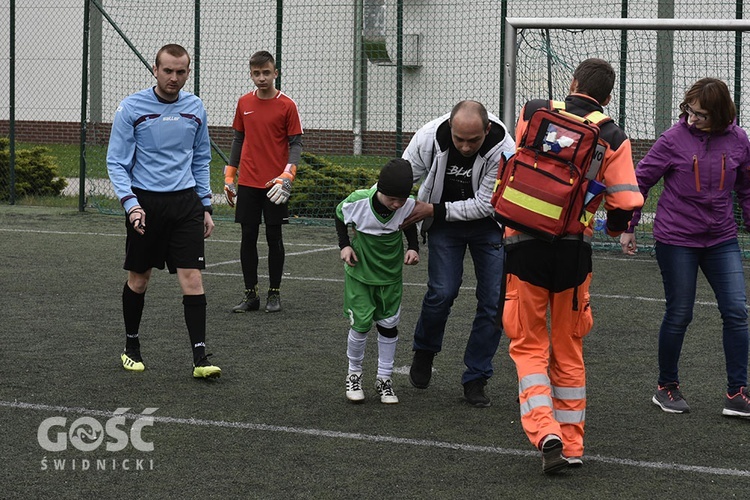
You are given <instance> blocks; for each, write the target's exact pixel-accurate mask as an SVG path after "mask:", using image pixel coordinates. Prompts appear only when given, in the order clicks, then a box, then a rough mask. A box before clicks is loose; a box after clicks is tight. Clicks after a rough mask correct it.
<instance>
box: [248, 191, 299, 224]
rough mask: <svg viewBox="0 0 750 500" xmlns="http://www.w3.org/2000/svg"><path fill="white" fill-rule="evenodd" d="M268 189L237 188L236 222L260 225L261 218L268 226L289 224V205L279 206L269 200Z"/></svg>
mask: <svg viewBox="0 0 750 500" xmlns="http://www.w3.org/2000/svg"><path fill="white" fill-rule="evenodd" d="M267 194H268V189H259V188H253V187H249V186H237V207H236V209H235V211H234V222H239V223H240V224H260V216H261V214H263V221H264V222H265V223H266V225H267V226H277V225H280V224H288V223H289V204H288V203H282V204H281V205H277V204H276V203H274V202H272V201H271V200H269V199H268V196H267Z"/></svg>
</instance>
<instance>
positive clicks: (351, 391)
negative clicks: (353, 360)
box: [346, 373, 365, 403]
mask: <svg viewBox="0 0 750 500" xmlns="http://www.w3.org/2000/svg"><path fill="white" fill-rule="evenodd" d="M346 399H348V400H349V401H354V402H356V403H361V402H362V401H364V400H365V391H363V390H362V374H361V373H350V374H349V375H347V376H346Z"/></svg>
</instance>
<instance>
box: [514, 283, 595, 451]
mask: <svg viewBox="0 0 750 500" xmlns="http://www.w3.org/2000/svg"><path fill="white" fill-rule="evenodd" d="M590 283H591V274H589V275H588V276H587V277H586V280H585V281H584V282H583V283H582V284H581V285H579V286H578V287H577V288H570V289H568V290H564V291H562V292H559V293H553V292H550V291H549V290H547V289H546V288H542V287H539V286H535V285H532V284H530V283H528V282H524V281H521V280H520V279H519V278H518V276H515V275H512V274H509V275H508V277H507V291H506V298H505V307H504V309H503V327H504V329H505V332H506V335H507V336H508V337H509V338H510V348H509V350H510V357H511V358H512V359H513V362H514V363H515V364H516V371H517V372H518V396H519V402H520V404H521V425H523V430H524V431H525V432H526V435H527V436H528V438H529V441H531V443H532V444H533V445H534V446H535V447H537V448H539V445H540V443H541V441H542V440H543V439H544V437H545V436H547V435H548V434H556V435H558V436H560V437H561V438H562V441H563V453H564V454H565V456H568V457H580V456H582V455H583V427H584V423H585V420H586V368H585V366H584V364H583V337H584V336H586V334H588V333H589V331H591V327H592V326H593V316H592V314H591V306H590V303H589V302H590V298H589V284H590ZM574 292H575V293H577V295H578V308H577V309H578V310H574V301H573V295H574ZM548 309H549V314H550V320H549V324H550V328H549V330H548V329H547V311H548Z"/></svg>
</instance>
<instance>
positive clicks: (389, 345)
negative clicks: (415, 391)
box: [378, 333, 398, 379]
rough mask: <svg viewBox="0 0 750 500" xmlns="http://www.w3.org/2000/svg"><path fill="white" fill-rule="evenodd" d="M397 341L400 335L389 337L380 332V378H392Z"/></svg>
mask: <svg viewBox="0 0 750 500" xmlns="http://www.w3.org/2000/svg"><path fill="white" fill-rule="evenodd" d="M397 343H398V336H396V337H391V338H389V337H383V336H382V335H380V334H379V333H378V378H382V379H386V378H391V375H392V374H393V362H394V359H395V357H396V344H397Z"/></svg>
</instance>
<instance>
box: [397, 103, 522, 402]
mask: <svg viewBox="0 0 750 500" xmlns="http://www.w3.org/2000/svg"><path fill="white" fill-rule="evenodd" d="M514 151H515V142H514V141H513V138H512V137H511V135H510V134H509V133H508V131H507V129H506V128H505V125H504V124H503V123H502V122H501V121H500V120H499V119H498V118H497V117H495V116H492V115H490V114H489V113H487V110H486V109H485V107H484V106H483V105H482V104H481V103H479V102H477V101H471V100H466V101H461V102H459V103H458V104H456V105H455V106H454V107H453V110H452V111H451V112H450V114H447V115H444V116H441V117H440V118H437V119H435V120H432V121H431V122H429V123H427V124H426V125H424V126H423V127H422V128H420V129H419V130H418V131H417V132H416V133H415V134H414V136H413V137H412V139H411V142H410V143H409V145H408V146H407V148H406V150H405V151H404V154H403V158H404V159H406V160H408V161H409V162H410V163H411V165H412V171H413V174H414V181H415V182H421V185H420V187H419V194H418V201H417V204H416V207H415V208H414V211H413V212H412V215H411V216H410V217H409V218H408V219H407V220H406V221H404V225H408V224H411V223H414V222H418V221H422V233H423V234H424V233H426V234H427V244H428V251H429V261H428V281H427V292H426V293H425V296H424V300H423V302H422V311H421V314H420V317H419V320H418V322H417V326H416V328H415V332H414V344H413V350H414V359H413V361H412V365H411V370H410V372H409V380H410V382H411V384H412V385H413V386H414V387H417V388H420V389H426V388H427V386H428V385H429V383H430V378H431V376H432V364H433V360H434V357H435V355H436V354H437V353H438V352H440V350H441V348H442V344H443V336H444V334H445V326H446V323H447V321H448V316H449V315H450V311H451V307H452V306H453V302H454V300H455V299H456V297H457V296H458V292H459V288H460V286H461V282H462V280H463V262H464V256H465V255H466V248H467V247H468V249H469V252H470V253H471V257H472V261H473V262H474V273H475V275H476V278H477V287H476V298H477V308H476V315H475V317H474V322H473V325H472V328H471V333H470V335H469V340H468V342H467V345H466V351H465V353H464V364H465V365H466V370H465V371H464V373H463V376H462V377H461V383H462V384H463V387H464V397H465V398H466V401H467V402H468V403H469V404H471V405H473V406H478V407H486V406H490V400H489V398H488V397H487V396H486V395H485V392H484V387H485V385H486V384H487V379H489V378H490V377H491V376H492V373H493V369H492V358H493V357H494V355H495V352H496V351H497V347H498V344H499V342H500V336H501V331H500V330H499V329H498V328H497V326H496V323H495V316H496V315H497V307H498V301H499V299H500V289H501V282H502V275H503V248H502V236H503V233H502V229H501V227H500V226H499V225H498V224H497V223H496V222H495V221H494V219H493V218H492V214H493V211H494V210H493V207H492V205H491V204H490V199H491V198H492V190H493V187H494V183H495V180H496V178H497V167H498V163H499V161H500V157H501V155H502V154H503V152H508V153H513V152H514Z"/></svg>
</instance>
